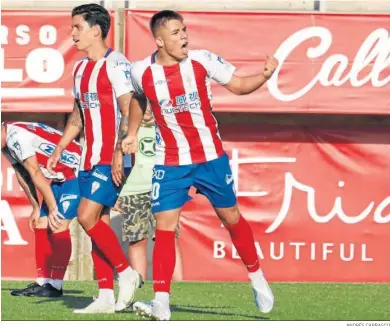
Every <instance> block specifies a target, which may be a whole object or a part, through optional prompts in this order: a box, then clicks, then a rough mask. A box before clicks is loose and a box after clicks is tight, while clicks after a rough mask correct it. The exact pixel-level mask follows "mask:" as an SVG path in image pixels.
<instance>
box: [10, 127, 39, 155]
mask: <svg viewBox="0 0 390 326" xmlns="http://www.w3.org/2000/svg"><path fill="white" fill-rule="evenodd" d="M13 129H15V130H13ZM7 133H8V134H9V136H7V148H8V150H9V151H10V153H11V155H12V156H13V157H14V158H15V159H16V160H18V161H19V162H24V161H25V160H27V159H28V158H29V157H31V156H34V155H35V150H34V148H33V146H32V142H31V135H30V134H29V133H28V132H27V131H25V130H24V129H22V128H17V130H16V128H15V127H14V128H12V129H11V130H8V131H7Z"/></svg>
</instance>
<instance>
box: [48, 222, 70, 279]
mask: <svg viewBox="0 0 390 326" xmlns="http://www.w3.org/2000/svg"><path fill="white" fill-rule="evenodd" d="M51 241H52V246H53V258H52V260H51V265H52V271H51V278H52V279H53V280H63V279H64V275H65V272H66V268H67V267H68V264H69V259H70V255H71V254H72V240H71V238H70V231H69V229H68V230H65V231H62V232H58V233H52V235H51Z"/></svg>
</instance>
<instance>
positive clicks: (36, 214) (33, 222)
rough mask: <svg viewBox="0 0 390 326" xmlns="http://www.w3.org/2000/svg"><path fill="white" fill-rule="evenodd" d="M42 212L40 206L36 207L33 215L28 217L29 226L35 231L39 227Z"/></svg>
mask: <svg viewBox="0 0 390 326" xmlns="http://www.w3.org/2000/svg"><path fill="white" fill-rule="evenodd" d="M40 213H41V212H40V209H39V208H34V209H33V211H32V213H31V215H30V218H29V219H28V226H29V228H30V230H31V231H33V232H34V229H35V228H36V227H37V223H38V219H39V215H40Z"/></svg>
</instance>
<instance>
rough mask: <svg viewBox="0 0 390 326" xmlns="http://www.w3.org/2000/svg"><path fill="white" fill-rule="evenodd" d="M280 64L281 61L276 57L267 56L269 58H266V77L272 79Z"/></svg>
mask: <svg viewBox="0 0 390 326" xmlns="http://www.w3.org/2000/svg"><path fill="white" fill-rule="evenodd" d="M278 65H279V62H278V60H277V59H276V58H275V57H269V56H267V59H265V63H264V72H263V74H264V77H265V79H270V78H271V77H272V75H273V73H274V71H275V70H276V68H277V67H278Z"/></svg>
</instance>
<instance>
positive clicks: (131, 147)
mask: <svg viewBox="0 0 390 326" xmlns="http://www.w3.org/2000/svg"><path fill="white" fill-rule="evenodd" d="M137 150H138V137H137V136H126V137H125V138H124V139H123V140H122V152H123V153H124V154H134V153H135V152H137Z"/></svg>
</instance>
